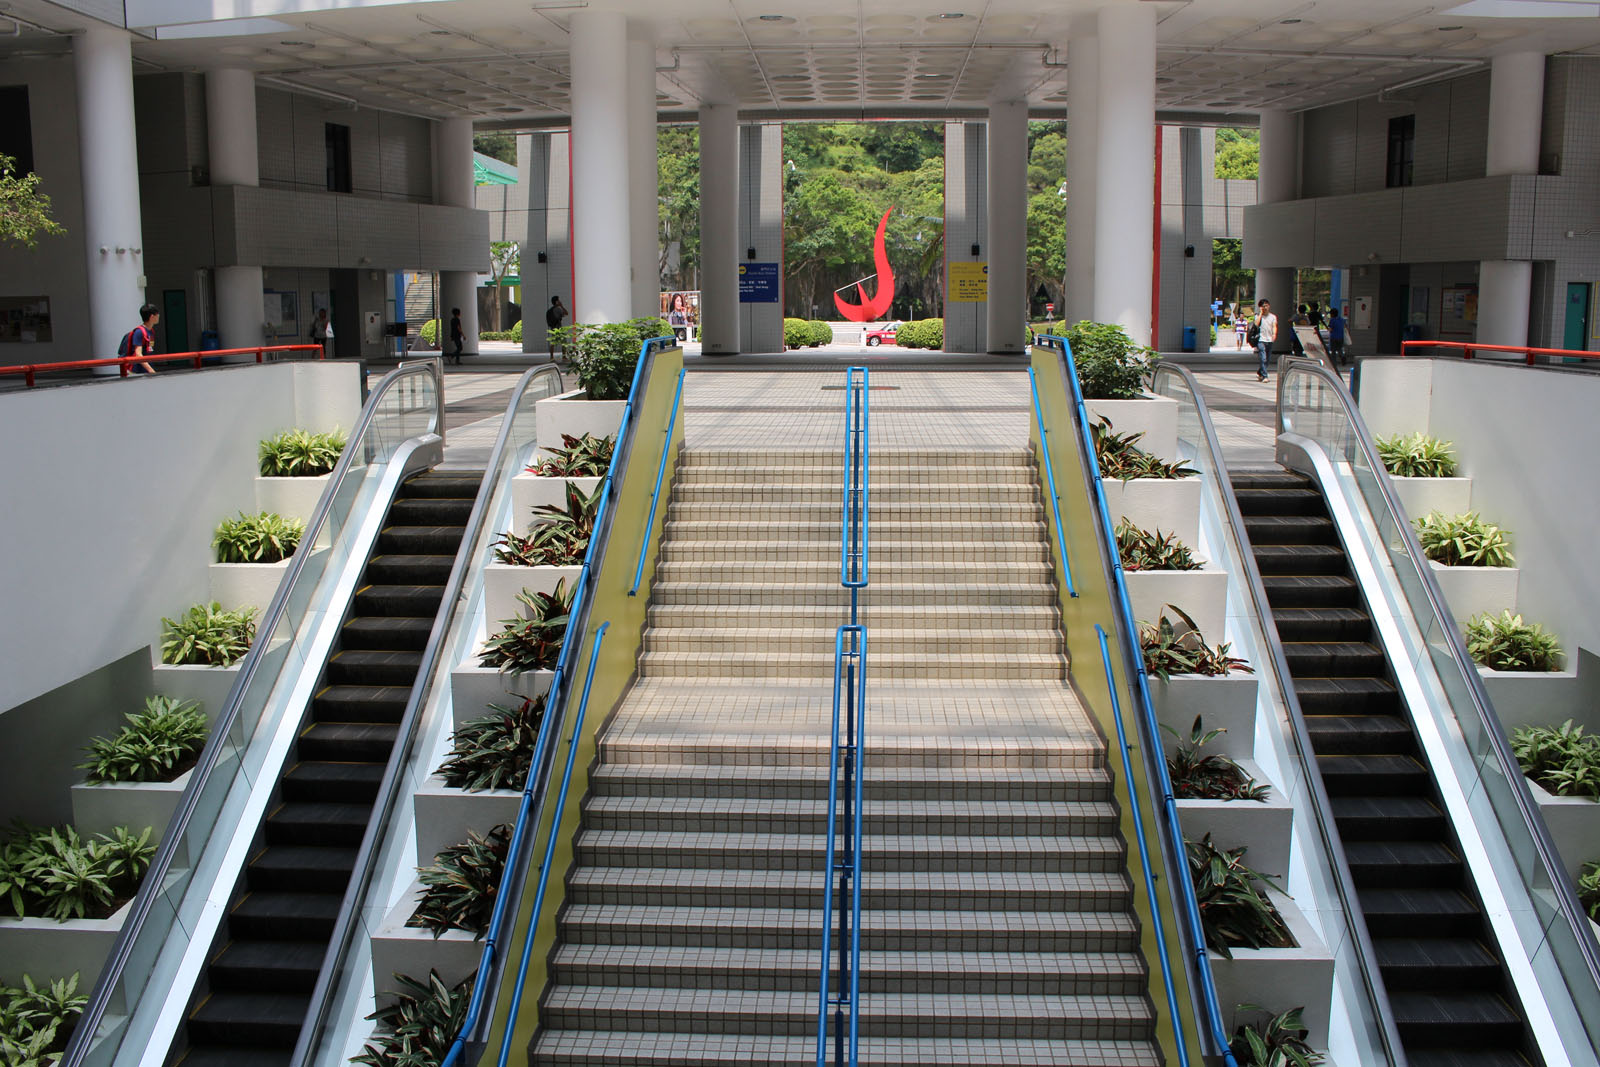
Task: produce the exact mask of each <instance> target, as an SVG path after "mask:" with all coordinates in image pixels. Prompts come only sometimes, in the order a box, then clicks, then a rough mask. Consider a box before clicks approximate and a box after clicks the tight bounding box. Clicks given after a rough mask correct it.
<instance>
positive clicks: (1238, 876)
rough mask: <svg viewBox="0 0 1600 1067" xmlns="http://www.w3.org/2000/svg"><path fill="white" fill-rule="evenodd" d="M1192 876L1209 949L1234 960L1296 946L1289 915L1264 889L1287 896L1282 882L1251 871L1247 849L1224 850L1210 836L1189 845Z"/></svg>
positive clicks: (1186, 843) (1186, 846) (1201, 923)
mask: <svg viewBox="0 0 1600 1067" xmlns="http://www.w3.org/2000/svg"><path fill="white" fill-rule="evenodd" d="M1184 848H1185V850H1186V851H1187V852H1188V854H1189V877H1190V878H1191V879H1193V881H1194V894H1195V899H1196V902H1197V903H1198V904H1199V906H1200V926H1201V928H1202V929H1203V930H1204V931H1205V935H1206V947H1207V948H1209V949H1213V950H1215V951H1216V952H1219V953H1221V954H1222V955H1223V956H1225V957H1226V958H1228V959H1232V958H1233V951H1232V950H1233V949H1235V948H1288V947H1291V946H1293V945H1294V938H1292V937H1290V936H1289V928H1288V926H1286V925H1284V921H1283V916H1281V915H1279V914H1278V909H1277V908H1274V907H1273V906H1272V902H1271V901H1270V900H1268V899H1267V894H1266V892H1265V891H1264V890H1263V889H1262V886H1270V887H1272V888H1273V889H1277V890H1278V891H1279V892H1280V893H1281V892H1283V890H1282V889H1281V888H1279V886H1278V885H1277V883H1276V882H1274V881H1272V879H1270V878H1268V877H1267V876H1266V875H1264V874H1262V873H1261V872H1260V871H1257V870H1254V869H1252V868H1250V867H1248V866H1246V864H1245V862H1244V854H1245V852H1246V851H1248V850H1247V849H1243V848H1229V849H1219V848H1218V847H1217V846H1216V845H1214V844H1212V843H1211V835H1210V834H1207V835H1206V836H1205V837H1203V838H1201V839H1200V840H1199V841H1185V842H1184Z"/></svg>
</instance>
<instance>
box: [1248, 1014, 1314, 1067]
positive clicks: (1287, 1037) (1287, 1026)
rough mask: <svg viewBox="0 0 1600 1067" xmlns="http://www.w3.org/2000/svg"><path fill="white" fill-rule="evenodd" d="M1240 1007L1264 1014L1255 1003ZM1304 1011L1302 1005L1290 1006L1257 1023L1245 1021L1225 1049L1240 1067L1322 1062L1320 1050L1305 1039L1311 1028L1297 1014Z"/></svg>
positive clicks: (1296, 1066) (1291, 1066) (1303, 1066)
mask: <svg viewBox="0 0 1600 1067" xmlns="http://www.w3.org/2000/svg"><path fill="white" fill-rule="evenodd" d="M1239 1007H1240V1009H1241V1010H1244V1011H1258V1012H1261V1013H1262V1014H1266V1012H1265V1009H1263V1008H1261V1007H1260V1006H1259V1005H1256V1004H1241V1005H1239ZM1303 1011H1305V1008H1303V1007H1300V1008H1290V1009H1289V1010H1288V1011H1286V1012H1283V1013H1282V1014H1280V1015H1274V1016H1272V1017H1271V1018H1268V1019H1265V1020H1263V1021H1262V1022H1261V1023H1260V1024H1259V1025H1256V1026H1252V1025H1249V1024H1246V1025H1243V1026H1240V1027H1239V1028H1238V1029H1237V1030H1235V1031H1234V1032H1233V1038H1232V1040H1230V1041H1229V1042H1228V1051H1229V1052H1231V1053H1233V1057H1234V1059H1235V1061H1237V1062H1238V1064H1239V1067H1317V1065H1318V1064H1320V1063H1322V1062H1323V1057H1322V1053H1320V1052H1318V1051H1317V1050H1316V1049H1314V1048H1312V1047H1311V1045H1310V1044H1309V1043H1307V1041H1306V1038H1307V1037H1308V1036H1309V1035H1310V1033H1311V1031H1310V1030H1307V1029H1306V1024H1305V1021H1304V1020H1303V1019H1302V1018H1301V1016H1300V1013H1301V1012H1303Z"/></svg>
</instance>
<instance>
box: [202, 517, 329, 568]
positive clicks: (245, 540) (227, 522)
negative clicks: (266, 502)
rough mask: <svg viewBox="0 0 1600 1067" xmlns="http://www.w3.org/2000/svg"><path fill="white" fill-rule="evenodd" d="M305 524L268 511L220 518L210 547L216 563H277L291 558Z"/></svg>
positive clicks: (302, 534)
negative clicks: (214, 552)
mask: <svg viewBox="0 0 1600 1067" xmlns="http://www.w3.org/2000/svg"><path fill="white" fill-rule="evenodd" d="M305 534H306V524H305V523H303V522H301V521H300V520H299V519H286V518H284V517H283V516H282V515H276V514H274V513H272V512H270V511H263V512H261V513H260V514H259V515H246V514H245V513H244V512H242V511H241V512H240V513H239V517H238V518H237V519H223V520H222V523H221V525H219V526H218V527H217V536H216V537H215V538H213V539H212V541H211V544H212V547H214V548H215V549H216V550H217V562H218V563H278V562H280V561H282V560H285V559H288V558H289V557H290V556H292V555H294V550H295V549H296V548H298V547H299V546H300V539H301V538H302V537H304V536H305Z"/></svg>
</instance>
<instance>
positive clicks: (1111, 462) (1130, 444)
mask: <svg viewBox="0 0 1600 1067" xmlns="http://www.w3.org/2000/svg"><path fill="white" fill-rule="evenodd" d="M1089 429H1090V433H1091V434H1092V435H1093V436H1094V459H1095V463H1096V464H1097V465H1098V466H1099V468H1100V477H1102V478H1120V479H1121V480H1123V481H1127V480H1128V479H1130V478H1188V477H1190V476H1191V475H1195V474H1198V473H1200V472H1199V471H1196V470H1195V469H1194V468H1192V467H1186V466H1184V465H1183V464H1182V463H1168V462H1166V461H1165V460H1163V459H1161V458H1159V457H1157V456H1154V455H1152V454H1151V453H1149V452H1146V451H1145V450H1144V449H1142V448H1139V447H1138V442H1139V441H1140V440H1142V439H1143V438H1144V432H1143V431H1140V432H1138V433H1112V432H1111V420H1110V419H1108V418H1106V417H1105V416H1104V415H1102V416H1100V418H1098V419H1096V420H1095V424H1094V425H1093V426H1092V427H1090V428H1089Z"/></svg>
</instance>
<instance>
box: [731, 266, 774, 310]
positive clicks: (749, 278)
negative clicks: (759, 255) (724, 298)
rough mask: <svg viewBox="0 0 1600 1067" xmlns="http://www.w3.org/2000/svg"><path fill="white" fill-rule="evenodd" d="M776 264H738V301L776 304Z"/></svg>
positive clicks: (742, 302)
mask: <svg viewBox="0 0 1600 1067" xmlns="http://www.w3.org/2000/svg"><path fill="white" fill-rule="evenodd" d="M778 282H779V276H778V264H776V263H741V264H739V303H741V304H776V303H777V302H778V299H779V297H778Z"/></svg>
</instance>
